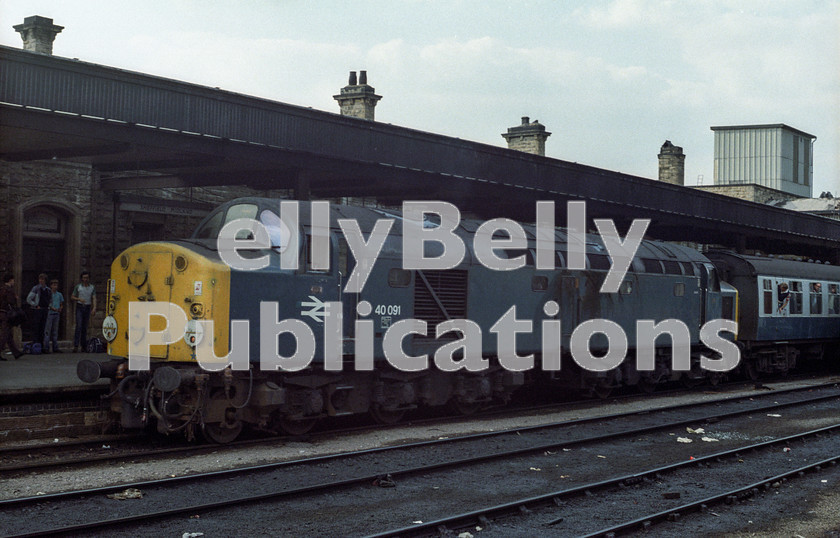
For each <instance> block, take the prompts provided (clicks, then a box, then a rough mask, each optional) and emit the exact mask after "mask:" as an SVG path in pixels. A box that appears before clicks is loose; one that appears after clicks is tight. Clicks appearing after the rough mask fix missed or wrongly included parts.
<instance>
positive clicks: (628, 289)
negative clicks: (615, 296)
mask: <svg viewBox="0 0 840 538" xmlns="http://www.w3.org/2000/svg"><path fill="white" fill-rule="evenodd" d="M618 293H620V294H621V295H630V294H631V293H633V281H631V280H625V281H624V282H622V283H621V286H620V287H619V288H618Z"/></svg>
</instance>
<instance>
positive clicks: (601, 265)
mask: <svg viewBox="0 0 840 538" xmlns="http://www.w3.org/2000/svg"><path fill="white" fill-rule="evenodd" d="M586 256H587V257H588V258H589V268H590V269H594V270H595V271H609V270H610V266H611V265H612V263H611V262H610V257H609V256H607V255H606V254H587V255H586Z"/></svg>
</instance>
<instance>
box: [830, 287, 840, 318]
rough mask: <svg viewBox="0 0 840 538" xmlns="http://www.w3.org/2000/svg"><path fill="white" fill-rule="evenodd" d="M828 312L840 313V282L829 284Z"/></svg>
mask: <svg viewBox="0 0 840 538" xmlns="http://www.w3.org/2000/svg"><path fill="white" fill-rule="evenodd" d="M828 313H829V314H830V315H833V316H837V315H840V284H836V283H835V284H829V285H828Z"/></svg>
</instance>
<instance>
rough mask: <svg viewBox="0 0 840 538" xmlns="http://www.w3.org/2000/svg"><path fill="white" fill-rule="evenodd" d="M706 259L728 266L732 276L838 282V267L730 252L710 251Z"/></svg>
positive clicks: (839, 279) (839, 275)
mask: <svg viewBox="0 0 840 538" xmlns="http://www.w3.org/2000/svg"><path fill="white" fill-rule="evenodd" d="M708 257H709V258H710V259H712V260H721V261H724V262H725V263H727V264H729V265H730V266H731V267H732V268H733V269H734V270H735V273H734V274H736V275H737V274H744V273H746V274H748V275H749V276H755V275H767V276H782V277H794V278H796V277H798V278H806V279H811V280H834V281H840V266H836V265H828V264H821V263H808V262H802V261H796V260H788V259H785V258H770V257H764V256H749V255H746V254H737V253H735V252H731V251H711V252H709V253H708Z"/></svg>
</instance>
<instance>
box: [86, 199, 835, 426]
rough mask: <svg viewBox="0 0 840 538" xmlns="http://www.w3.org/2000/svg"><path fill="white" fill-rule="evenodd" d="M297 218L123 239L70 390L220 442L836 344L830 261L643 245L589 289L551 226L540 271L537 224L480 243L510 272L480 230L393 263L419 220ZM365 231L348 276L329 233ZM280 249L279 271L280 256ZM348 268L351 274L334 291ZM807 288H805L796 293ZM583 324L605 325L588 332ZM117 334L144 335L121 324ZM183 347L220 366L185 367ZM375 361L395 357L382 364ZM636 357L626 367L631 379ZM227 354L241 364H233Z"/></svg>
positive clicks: (462, 231)
mask: <svg viewBox="0 0 840 538" xmlns="http://www.w3.org/2000/svg"><path fill="white" fill-rule="evenodd" d="M325 207H326V208H327V209H326V211H323V209H324V208H325ZM297 208H298V209H297V212H298V215H297V217H298V218H297V219H295V220H294V221H291V222H292V224H291V225H289V224H288V222H289V221H288V220H284V219H281V218H280V217H281V215H280V201H278V200H274V199H265V198H243V199H237V200H234V201H231V202H229V203H227V204H225V205H223V206H221V207H219V208H218V209H216V210H215V211H214V212H213V213H211V214H210V215H209V216H208V217H207V218H206V219H205V220H204V221H203V222H202V223H201V224H200V225H199V226H198V228H197V229H196V231H195V232H194V234H193V235H192V237H191V238H190V239H187V240H183V241H173V242H149V243H141V244H138V245H134V246H132V247H130V248H128V249H127V250H125V251H124V252H123V253H121V254H120V255H119V256H118V257H117V259H116V260H114V262H113V264H112V268H111V280H110V281H109V286H108V300H107V309H108V312H107V314H108V316H107V317H106V320H105V323H104V324H103V334H104V336H105V337H106V340H108V352H109V353H110V354H111V355H113V356H115V358H114V359H112V361H111V362H108V363H104V364H98V363H95V362H92V361H82V362H81V363H80V364H79V366H78V373H79V377H80V378H81V379H82V380H84V381H87V382H93V381H95V380H96V379H99V378H100V377H109V378H111V379H112V386H113V397H112V410H113V411H114V412H116V413H118V414H119V415H120V417H121V418H120V420H121V424H122V426H123V427H126V428H140V427H145V426H147V425H148V424H150V423H156V425H157V428H158V430H159V431H161V432H166V433H169V432H175V431H183V432H185V433H186V435H187V436H188V437H192V436H193V435H194V433H195V432H196V431H197V430H199V429H200V430H201V431H202V432H203V433H204V435H205V436H206V437H208V438H210V439H212V440H214V441H217V442H229V441H231V440H233V439H234V438H236V437H237V436H238V435H239V433H240V432H241V431H242V429H243V426H245V425H247V426H249V427H252V428H257V429H265V430H272V431H279V430H283V431H286V432H289V433H293V434H299V433H303V432H306V431H308V430H309V429H310V428H311V427H312V426H313V425H314V424H315V422H316V421H317V420H318V419H321V418H323V417H328V416H338V415H347V414H356V413H370V414H371V415H372V416H373V417H374V418H375V419H376V420H377V421H380V422H383V423H390V422H396V421H398V420H400V419H401V418H402V416H403V415H404V414H405V412H406V411H408V410H410V409H414V408H416V407H419V406H440V405H449V406H451V407H452V408H454V409H455V410H457V411H458V412H461V413H464V414H469V413H471V412H473V411H475V410H476V409H478V408H480V407H481V406H483V405H486V404H487V403H489V402H491V401H501V402H506V401H507V400H509V399H510V397H511V395H512V394H513V393H514V391H516V390H518V389H520V388H521V387H523V386H532V385H534V384H545V385H548V386H550V387H552V388H553V390H558V391H561V390H562V391H565V390H570V389H576V390H583V391H588V392H590V393H594V394H597V395H600V396H602V397H604V396H606V395H608V394H609V392H610V391H611V390H612V389H613V388H614V387H618V386H621V385H630V386H637V387H639V388H640V389H642V390H644V391H650V390H652V389H653V388H654V387H655V386H656V385H657V384H660V383H665V382H670V381H677V380H683V381H685V382H686V383H689V384H694V383H699V382H702V381H704V380H710V381H712V382H717V381H718V380H719V379H720V378H721V377H722V376H723V375H725V374H724V373H723V372H720V371H710V370H709V369H704V368H702V367H701V366H702V365H703V361H704V360H715V359H719V358H720V357H721V353H720V350H721V345H723V342H724V341H727V342H728V344H729V345H730V346H735V345H737V346H739V348H740V350H741V352H742V353H741V354H742V356H741V365H740V366H739V368H741V369H743V370H744V371H745V372H746V373H747V374H749V375H753V376H755V375H758V374H759V373H760V372H771V371H786V370H787V369H789V368H791V367H792V366H793V365H794V364H795V362H796V359H797V357H799V356H800V354H807V355H809V356H822V355H825V354H829V353H836V349H837V346H838V341H840V304H838V301H840V295H839V294H838V287H840V268H837V267H833V266H828V265H821V264H820V265H817V264H806V263H801V262H793V261H788V260H772V259H764V258H755V257H747V256H741V255H736V254H732V253H714V254H713V255H709V256H708V257H706V256H704V255H702V254H701V253H699V252H698V251H697V250H695V249H692V248H689V247H686V246H682V245H677V244H673V243H664V242H659V241H642V243H641V244H640V245H639V247H638V249H637V251H636V254H635V257H634V258H633V259H632V263H631V265H630V268H629V270H628V271H627V272H626V273H625V274H624V275H623V278H622V280H621V284H620V286H619V289H618V292H616V293H601V286H602V284H603V283H604V280H605V278H606V275H607V274H608V272H609V271H610V268H611V258H610V256H609V254H608V249H607V246H606V245H605V244H604V242H603V241H602V239H601V237H600V236H598V235H595V234H586V235H583V236H582V237H583V243H585V244H578V245H577V248H579V249H582V250H584V251H585V260H586V262H585V263H586V268H585V269H570V268H569V265H570V263H569V260H568V253H569V252H570V248H571V247H572V246H573V245H571V244H570V243H572V242H575V241H577V242H578V243H580V237H581V236H578V235H573V234H571V233H569V232H568V231H567V230H564V229H560V228H558V229H556V230H555V231H554V243H555V248H554V252H555V254H556V258H555V260H554V262H555V263H554V265H555V268H554V269H553V270H542V269H538V268H537V267H536V265H537V264H536V263H535V260H536V257H537V253H536V250H535V249H536V246H537V230H536V229H535V228H534V227H532V226H522V227H521V228H522V230H523V232H524V238H523V240H522V241H521V242H519V243H517V244H515V246H516V248H512V247H509V248H496V249H495V250H494V255H495V256H497V257H498V258H500V259H507V260H518V261H519V262H520V264H521V267H519V268H517V269H514V270H506V271H500V270H494V269H490V268H488V267H486V266H485V265H484V264H482V263H480V261H479V258H480V256H478V255H477V253H476V251H475V247H474V240H475V239H476V231H477V230H478V229H479V226H480V224H481V223H480V222H478V221H475V220H463V221H460V223H459V224H458V226H457V228H456V229H455V230H454V231H453V234H454V235H455V236H457V237H458V238H460V239H461V241H462V243H463V244H464V245H465V249H464V253H463V256H462V257H461V258H460V262H459V263H458V264H457V265H455V266H453V267H451V268H448V269H445V270H441V269H410V268H406V263H405V260H406V256H407V255H409V254H410V255H412V256H414V257H415V258H416V257H418V256H419V253H418V252H404V249H403V241H402V239H403V235H404V234H405V233H406V230H408V229H409V228H407V227H409V226H421V227H423V228H434V227H435V226H437V225H438V224H436V223H435V222H434V221H433V220H429V221H425V222H423V223H416V222H408V221H404V220H403V219H402V216H401V214H400V213H399V212H395V211H386V210H382V209H374V208H365V207H355V206H345V205H329V206H327V205H326V204H322V205H320V206H319V208H320V209H318V211H320V212H321V213H320V216H321V217H322V218H324V219H328V221H326V220H324V221H322V222H328V224H324V225H322V226H320V228H319V225H318V224H317V223H316V224H313V223H315V222H316V221H317V218H316V217H317V216H316V215H313V213H314V212H315V209H314V208H315V205H314V204H310V203H306V202H300V203H299V204H297ZM242 219H245V220H242ZM382 221H388V222H390V223H391V229H390V231H389V233H388V234H387V237H385V238H384V239H383V240H382V241H381V244H380V245H378V246H379V247H380V248H379V250H378V251H377V253H376V254H377V255H376V257H375V263H372V264H370V262H369V260H367V261H365V260H362V262H361V263H362V264H368V266H366V267H364V268H361V267H357V261H356V259H355V257H354V255H353V254H354V252H358V249H359V248H360V247H359V243H356V245H355V248H354V245H353V244H348V241H347V235H346V232H347V230H348V229H356V230H357V231H358V232H361V234H363V236H360V237H362V240H363V241H367V242H368V243H367V246H369V247H370V246H371V245H373V243H374V239H373V238H374V235H375V233H374V231H375V230H376V227H377V223H379V222H382ZM241 222H253V223H259V226H258V227H259V228H261V229H262V230H263V236H267V240H268V242H265V240H266V237H262V241H263V242H260V241H258V240H257V239H260V237H256V236H255V230H249V229H247V226H245V225H240V226H239V227H236V225H237V223H241ZM351 222H352V223H355V225H354V226H357V228H352V227H350V226H349V224H348V223H351ZM231 223H234V224H232V225H231ZM227 225H231V226H234V227H233V228H231V227H230V226H227ZM230 230H233V232H232V233H234V234H235V236H234V238H235V239H239V240H242V241H245V242H246V243H244V244H246V245H250V246H247V248H241V249H240V250H239V251H238V253H237V256H238V258H237V259H239V260H242V262H243V263H244V264H246V265H248V268H243V267H238V266H237V264H231V263H230V262H229V259H227V258H226V257H225V255H224V253H223V252H220V250H219V245H220V242H219V237H220V234H221V235H223V236H224V235H225V233H226V231H230ZM257 235H259V234H257ZM500 237H501V239H505V238H504V234H501V236H500ZM508 239H510V237H508ZM247 241H252V243H247ZM511 244H512V245H514V243H511ZM316 247H317V249H325V250H326V251H328V256H325V257H324V258H325V259H326V260H327V262H328V263H326V264H325V263H324V260H323V259H318V256H317V252H318V251H317V249H316ZM371 248H372V247H371ZM422 250H423V256H426V257H429V258H431V257H434V256H439V255H440V254H441V252H440V250H441V246H440V245H439V244H436V243H434V242H428V243H426V244H424V247H423V249H422ZM289 252H292V253H294V254H295V256H294V258H295V259H296V260H297V261H298V263H297V264H296V265H297V266H296V267H290V266H289V264H288V263H287V262H286V261H284V256H288V253H289ZM249 260H250V261H253V262H254V264H253V265H249V263H248V262H249ZM357 269H364V271H359V272H361V273H366V274H367V279H366V282H365V284H364V286H362V287H360V288H357V289H356V290H354V292H352V293H350V292H348V291H347V289H348V283H349V281H350V280H351V279H352V278H353V275H354V274H356V272H357V271H356V270H357ZM720 274H722V275H724V279H723V281H722V280H721V278H720V277H719V275H720ZM782 281H785V282H787V284H788V286H789V287H790V289H791V291H790V292H789V293H788V295H787V296H786V299H787V301H788V302H787V305H786V306H784V308H782V309H781V310H778V311H777V308H778V303H779V301H780V300H785V297H782V294H783V292H781V291H778V290H779V289H780V285H781V283H782ZM727 282H729V283H731V285H730V284H728V283H727ZM768 282H770V284H769V285H768ZM814 284H819V287H820V289H821V291H820V292H819V293H817V292H816V291H815V292H810V293H809V292H808V291H806V290H808V289H816V287H814V286H813V285H814ZM768 286H769V287H768ZM768 291H769V295H768ZM814 297H815V298H816V299H814ZM812 300H816V301H817V302H816V303H814V304H815V306H810V304H809V303H810V301H812ZM160 303H165V304H167V305H169V308H170V310H178V311H179V312H180V311H182V312H183V313H184V317H185V319H186V330H185V331H184V333H183V336H181V335H180V334H176V335H175V336H172V335H169V334H166V333H167V331H168V330H169V329H170V328H171V327H170V326H167V323H166V321H165V320H162V319H161V318H160V316H157V317H156V316H153V315H150V316H148V318H146V319H145V320H143V319H138V316H137V315H136V312H135V311H134V310H132V308H135V307H131V305H132V304H134V305H138V304H145V305H152V304H160ZM769 307H772V308H769ZM768 308H769V310H768ZM768 312H769V313H768ZM131 316H133V318H132V317H131ZM736 319H737V320H738V321H740V324H741V330H740V334H738V335H737V337H736V335H734V334H729V333H726V332H723V333H720V335H717V336H716V338H717V339H716V342H717V344H718V345H717V346H716V345H710V342H709V340H708V339H705V337H704V335H703V334H702V331H701V328H702V327H704V325H706V324H707V323H708V322H710V321H712V320H736ZM592 320H601V321H602V322H604V323H607V324H608V326H609V327H610V328H612V329H616V328H617V329H616V331H620V333H616V332H612V333H611V334H608V333H610V331H603V330H599V329H597V328H596V329H593V330H589V331H587V330H586V327H588V323H587V322H590V321H592ZM640 320H650V322H651V324H652V323H658V322H660V321H662V320H677V325H679V327H678V328H682V329H684V334H682V333H680V334H679V335H678V336H679V337H680V338H679V339H680V342H681V343H682V347H680V348H679V349H678V346H677V345H676V344H675V343H674V342H675V341H676V340H677V336H674V335H673V334H672V337H671V338H669V337H668V336H667V335H658V334H657V333H653V336H652V337H651V333H650V331H648V332H645V336H644V337H642V336H641V334H642V333H640V332H639V331H640V329H639V327H640V326H641V325H640V323H641V322H640ZM208 321H212V322H213V323H212V325H210V324H208V323H206V322H208ZM245 321H247V327H246V326H245V325H244V324H243V322H245ZM130 322H131V323H140V322H148V323H149V324H148V325H142V323H141V328H140V329H139V330H138V329H137V328H136V327H134V326H133V325H132V326H130V325H131V323H130ZM336 323H338V324H339V326H336ZM232 324H239V325H237V328H232ZM330 324H332V325H330ZM325 327H327V328H328V329H325ZM329 327H331V328H329ZM598 327H604V324H603V323H602V325H599V326H598ZM649 327H650V326H649V325H648V328H649ZM152 332H155V333H157V334H166V336H167V338H168V339H167V340H160V341H157V343H153V344H152V345H150V346H149V347H148V348H147V349H148V353H147V357H148V358H149V359H150V361H149V365H148V366H149V367H148V369H145V368H144V369H138V368H134V369H131V368H130V367H129V366H130V361H128V360H127V358H128V357H129V356H130V355H132V354H133V353H134V352H132V350H133V349H136V348H134V347H132V346H134V345H135V344H137V343H138V342H141V341H143V338H144V336H148V335H149V334H151V333H152ZM146 333H148V334H146ZM327 333H329V334H327ZM237 334H238V335H239V336H237ZM616 334H618V335H619V337H616ZM329 335H332V340H331V339H330V338H331V337H330V336H329ZM237 338H238V340H237ZM620 340H623V341H620ZM733 340H734V343H733V342H732V341H733ZM654 341H655V345H654ZM581 342H582V344H581ZM780 342H781V343H783V344H782V346H781V347H780V346H778V345H777V344H779V343H780ZM575 345H577V346H578V347H579V348H580V346H581V345H583V347H584V348H585V349H586V350H587V351H585V352H584V353H583V354H585V355H588V358H589V360H590V363H591V362H592V361H593V360H594V361H595V362H597V359H599V358H610V357H612V358H613V362H614V364H613V365H612V366H611V367H609V368H603V369H598V368H584V367H582V361H581V360H578V358H576V357H574V356H573V354H572V353H571V351H572V349H573V348H574V346H575ZM201 346H205V349H208V350H211V351H212V355H213V356H215V357H221V358H222V359H221V362H222V366H225V365H228V367H226V368H224V367H222V368H218V369H213V368H211V369H207V368H202V365H200V364H199V360H200V357H201V354H200V353H198V350H200V349H202V347H201ZM645 346H646V347H645ZM724 347H725V346H724ZM309 348H311V350H310V351H311V352H310V353H303V355H304V356H303V359H304V360H303V361H302V362H299V361H298V362H296V361H297V360H298V358H299V357H298V356H299V355H301V353H302V352H303V351H304V350H306V349H309ZM643 348H644V353H642V350H643ZM710 348H711V349H710ZM389 350H390V351H391V352H392V355H394V354H396V355H397V356H398V359H399V360H391V358H393V357H392V356H388V353H387V352H388V351H389ZM616 350H618V351H616ZM616 353H620V357H619V358H618V360H617V361H615V356H616ZM677 354H679V355H680V357H676V355H677ZM642 355H644V361H643V362H644V367H638V363H639V361H640V360H641V359H640V357H641V356H642ZM235 356H236V357H239V358H242V357H247V360H245V365H244V368H243V367H242V362H238V363H237V361H236V360H235V359H234V357H235ZM228 359H230V361H229V360H228ZM284 361H285V362H284ZM418 361H419V362H418ZM675 361H676V363H675ZM237 364H238V366H237ZM284 364H286V365H288V366H289V367H288V368H282V366H283V365H284ZM336 364H338V366H339V367H338V368H336ZM400 364H402V365H408V364H410V365H412V366H411V367H403V368H401V367H397V366H399V365H400ZM418 364H419V365H421V367H417V366H416V365H418ZM675 364H679V365H681V366H680V367H675ZM278 366H279V367H281V368H279V369H278ZM423 366H424V367H423ZM730 366H734V364H733V365H730ZM215 370H218V371H215Z"/></svg>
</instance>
